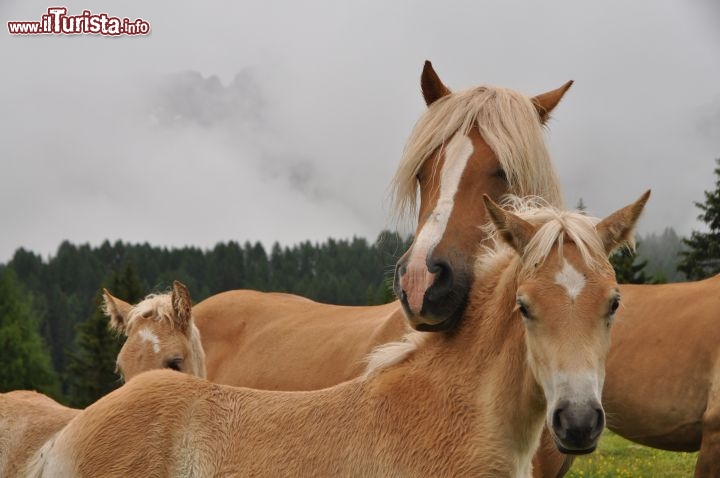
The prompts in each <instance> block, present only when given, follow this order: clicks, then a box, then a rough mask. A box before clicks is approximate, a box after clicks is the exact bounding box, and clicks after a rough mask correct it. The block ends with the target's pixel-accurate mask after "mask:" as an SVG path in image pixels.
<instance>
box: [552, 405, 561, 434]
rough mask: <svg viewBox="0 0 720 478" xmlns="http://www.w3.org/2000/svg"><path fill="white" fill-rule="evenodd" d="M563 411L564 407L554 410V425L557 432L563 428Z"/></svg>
mask: <svg viewBox="0 0 720 478" xmlns="http://www.w3.org/2000/svg"><path fill="white" fill-rule="evenodd" d="M562 412H563V409H562V408H556V409H555V411H554V412H553V418H552V426H553V429H554V430H555V432H556V433H557V432H558V431H560V430H562V429H563V426H562V419H561V418H560V416H561V414H562Z"/></svg>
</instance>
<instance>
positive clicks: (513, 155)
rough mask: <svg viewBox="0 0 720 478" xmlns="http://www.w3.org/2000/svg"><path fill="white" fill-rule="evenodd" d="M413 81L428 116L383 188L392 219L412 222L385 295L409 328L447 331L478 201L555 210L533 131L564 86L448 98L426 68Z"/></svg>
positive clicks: (457, 308) (461, 295)
mask: <svg viewBox="0 0 720 478" xmlns="http://www.w3.org/2000/svg"><path fill="white" fill-rule="evenodd" d="M421 84H422V90H423V95H424V97H425V102H426V103H427V105H428V109H427V111H426V112H425V113H424V115H423V116H422V117H421V118H420V120H419V121H418V123H417V125H416V126H415V128H414V130H413V133H412V135H411V137H410V139H409V140H408V144H407V147H406V150H405V153H404V155H403V159H402V161H401V164H400V167H399V168H398V172H397V173H396V175H395V178H394V182H393V184H394V188H395V210H396V212H397V213H398V214H402V213H404V212H408V211H413V210H415V209H417V210H418V212H419V214H418V223H417V229H416V231H415V240H414V242H413V244H412V246H411V248H410V249H409V250H408V251H407V252H406V253H405V254H404V255H403V257H402V258H401V259H400V260H399V261H398V263H397V266H396V269H395V283H394V288H395V293H396V295H397V296H398V298H399V299H400V300H401V302H402V305H403V308H404V310H405V313H406V315H407V317H408V319H409V321H410V324H411V325H412V326H413V327H414V328H415V329H417V330H426V331H434V330H445V329H449V328H451V327H453V326H454V325H455V322H457V320H458V319H459V318H460V317H461V315H462V312H463V309H464V308H465V305H466V302H467V296H468V291H469V289H470V287H471V285H472V281H473V273H472V267H471V266H469V264H472V260H471V258H472V257H473V256H474V255H475V252H476V249H477V245H478V243H479V242H481V240H482V239H483V233H482V230H481V229H480V227H479V226H481V225H483V224H485V223H486V222H487V216H486V214H485V208H484V207H483V205H482V195H483V194H487V195H488V196H490V197H491V198H492V199H494V200H499V199H500V197H501V196H503V195H504V194H507V193H512V194H516V195H519V196H529V195H536V196H541V197H543V198H545V199H546V200H547V201H548V202H549V203H550V204H553V205H556V206H560V205H561V204H560V202H561V200H560V192H559V186H558V180H557V178H556V175H555V171H554V169H553V167H552V164H551V163H550V159H549V156H548V153H547V149H546V147H545V142H544V138H543V131H542V124H543V123H544V122H545V121H546V120H547V119H548V116H549V114H550V112H551V111H552V110H553V108H554V107H555V106H556V105H557V104H558V102H559V101H560V99H561V98H562V96H563V94H564V93H565V91H567V89H568V88H569V87H570V85H571V84H572V82H568V83H566V84H565V85H563V86H562V87H560V88H558V89H557V90H553V91H550V92H548V93H545V94H542V95H539V96H536V97H534V98H528V97H525V96H523V95H521V94H519V93H516V92H514V91H511V90H507V89H502V88H494V87H477V88H473V89H470V90H466V91H461V92H458V93H451V92H450V90H449V89H448V88H447V87H446V86H445V85H444V84H443V83H442V82H441V81H440V79H439V78H438V76H437V74H436V73H435V71H434V70H433V68H432V65H431V64H430V62H426V63H425V68H424V70H423V73H422V77H421ZM418 190H419V199H420V204H419V207H416V201H417V196H418Z"/></svg>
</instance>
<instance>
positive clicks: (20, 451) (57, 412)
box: [0, 390, 80, 477]
mask: <svg viewBox="0 0 720 478" xmlns="http://www.w3.org/2000/svg"><path fill="white" fill-rule="evenodd" d="M78 413H80V410H75V409H73V408H68V407H64V406H62V405H60V404H59V403H57V402H56V401H55V400H53V399H51V398H49V397H46V396H45V395H43V394H41V393H37V392H32V391H28V390H16V391H12V392H7V393H0V476H4V477H12V476H21V475H19V473H20V470H21V469H22V467H23V466H24V465H25V463H26V462H27V460H28V459H29V458H31V457H32V455H33V453H34V452H35V451H37V450H39V449H40V447H41V446H42V445H43V443H45V442H46V441H47V440H48V439H50V438H51V437H52V436H53V435H55V434H56V433H57V432H58V431H60V429H62V428H63V427H64V426H65V425H67V424H68V422H70V420H72V418H73V417H75V415H77V414H78Z"/></svg>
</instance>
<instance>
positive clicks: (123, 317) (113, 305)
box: [102, 288, 132, 333]
mask: <svg viewBox="0 0 720 478" xmlns="http://www.w3.org/2000/svg"><path fill="white" fill-rule="evenodd" d="M102 308H103V312H105V315H107V316H108V317H109V318H110V328H111V329H113V330H116V331H118V332H123V333H124V332H125V327H126V326H127V319H128V314H129V313H130V309H132V305H130V304H128V303H127V302H125V301H124V300H120V299H118V298H117V297H113V296H112V294H110V292H108V290H107V289H105V288H103V306H102Z"/></svg>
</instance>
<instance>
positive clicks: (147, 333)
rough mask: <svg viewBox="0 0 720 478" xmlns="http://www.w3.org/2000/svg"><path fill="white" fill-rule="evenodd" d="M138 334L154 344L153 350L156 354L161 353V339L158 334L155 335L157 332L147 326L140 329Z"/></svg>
mask: <svg viewBox="0 0 720 478" xmlns="http://www.w3.org/2000/svg"><path fill="white" fill-rule="evenodd" d="M138 335H140V338H141V339H143V341H145V342H150V343H151V344H152V348H153V352H155V353H156V354H159V353H160V339H159V338H158V336H157V335H155V332H153V331H152V330H150V329H148V328H147V327H143V328H142V329H140V332H138Z"/></svg>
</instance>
